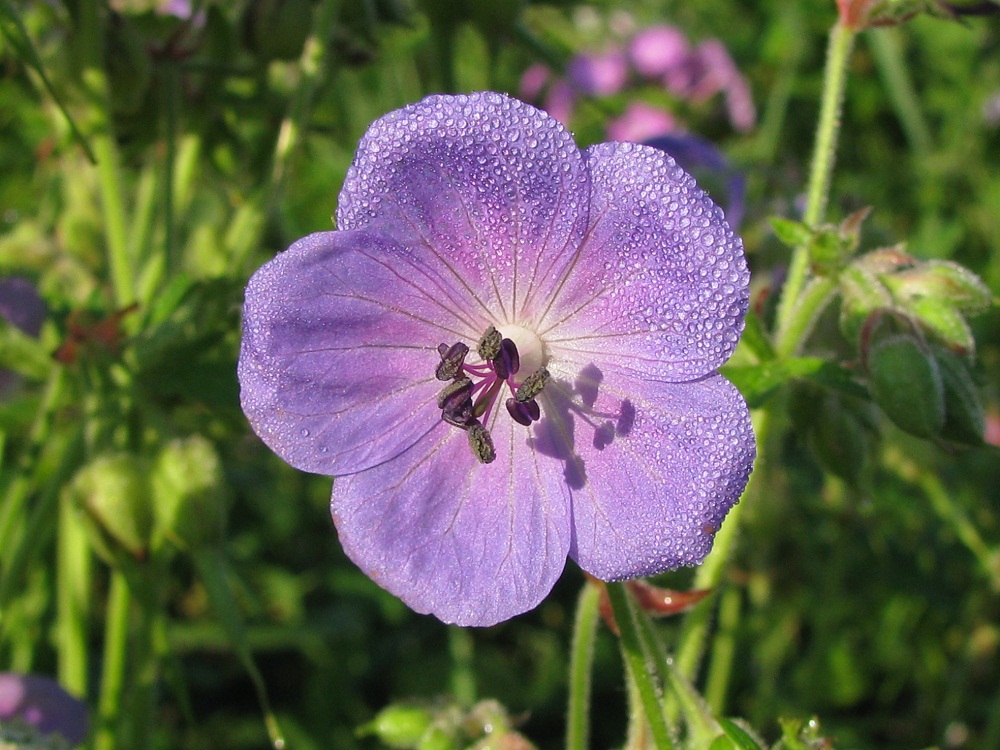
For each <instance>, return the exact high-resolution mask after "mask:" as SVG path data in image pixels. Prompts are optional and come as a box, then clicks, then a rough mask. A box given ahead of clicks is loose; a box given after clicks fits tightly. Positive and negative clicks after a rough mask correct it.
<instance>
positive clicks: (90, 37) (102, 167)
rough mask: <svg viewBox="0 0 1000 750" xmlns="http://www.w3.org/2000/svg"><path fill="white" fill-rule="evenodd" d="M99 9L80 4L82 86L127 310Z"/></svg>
mask: <svg viewBox="0 0 1000 750" xmlns="http://www.w3.org/2000/svg"><path fill="white" fill-rule="evenodd" d="M100 6H101V3H100V2H99V1H98V0H83V2H81V3H80V29H79V31H80V39H81V43H82V50H81V51H82V53H83V61H84V62H83V83H84V86H85V87H86V89H87V93H88V95H89V97H90V99H91V102H90V105H91V111H90V113H89V129H90V130H91V133H92V140H91V144H92V146H93V150H94V156H95V157H96V159H97V179H98V185H99V187H100V192H101V208H102V210H103V213H104V233H105V241H106V242H107V246H108V247H107V252H108V268H109V270H110V273H111V283H112V286H113V287H114V291H115V302H116V303H117V305H118V306H119V307H125V306H127V305H129V304H131V303H132V302H134V301H135V290H134V289H133V284H134V278H133V271H132V262H131V259H130V258H129V253H128V230H127V224H126V221H125V202H124V199H123V193H122V185H121V176H120V165H119V160H118V146H117V144H116V143H115V139H114V133H113V127H112V123H111V118H110V110H109V103H108V81H107V76H106V75H105V73H104V34H103V32H102V25H101V24H102V19H101V10H100Z"/></svg>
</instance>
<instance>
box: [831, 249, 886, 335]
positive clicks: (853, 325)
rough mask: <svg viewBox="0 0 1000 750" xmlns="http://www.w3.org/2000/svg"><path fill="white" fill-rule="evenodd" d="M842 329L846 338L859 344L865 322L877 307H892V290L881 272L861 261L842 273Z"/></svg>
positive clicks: (839, 277) (840, 280)
mask: <svg viewBox="0 0 1000 750" xmlns="http://www.w3.org/2000/svg"><path fill="white" fill-rule="evenodd" d="M837 278H838V281H839V283H840V294H841V303H840V331H841V333H843V335H844V338H846V339H847V340H848V341H851V342H853V343H855V344H857V343H859V341H860V338H861V331H862V329H863V328H864V326H865V321H866V320H867V319H868V317H869V316H870V315H871V314H872V313H873V312H875V311H876V310H883V309H888V308H890V307H891V306H892V297H891V296H890V295H889V290H888V289H886V288H885V286H884V285H883V284H882V282H881V281H880V279H879V277H878V275H877V274H876V273H875V272H873V271H871V270H870V269H868V268H867V267H865V266H864V265H862V264H852V265H850V266H848V267H847V268H845V269H843V270H842V271H841V272H840V275H839V276H838V277H837Z"/></svg>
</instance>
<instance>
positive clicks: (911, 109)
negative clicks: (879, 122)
mask: <svg viewBox="0 0 1000 750" xmlns="http://www.w3.org/2000/svg"><path fill="white" fill-rule="evenodd" d="M865 38H866V40H867V42H868V46H869V47H870V48H871V51H872V54H873V55H874V57H875V64H876V66H877V67H878V70H879V73H881V74H882V81H883V83H884V84H885V93H886V95H887V96H888V97H889V101H891V102H892V107H893V109H895V110H896V117H897V118H898V119H899V124H900V125H901V126H902V128H903V133H904V134H905V135H906V140H907V141H909V143H910V148H911V149H913V152H914V154H916V155H917V156H918V157H919V156H925V155H927V154H928V153H930V151H931V148H932V147H933V145H934V144H933V138H932V137H931V129H930V126H929V125H928V124H927V120H926V119H925V118H924V113H923V110H922V109H921V107H920V98H919V97H918V96H917V91H916V89H915V88H914V86H913V79H912V78H911V77H910V73H909V70H908V69H907V65H906V60H905V59H904V54H903V44H902V42H901V41H900V34H899V30H898V29H894V28H884V29H871V30H870V31H868V33H867V34H866V35H865Z"/></svg>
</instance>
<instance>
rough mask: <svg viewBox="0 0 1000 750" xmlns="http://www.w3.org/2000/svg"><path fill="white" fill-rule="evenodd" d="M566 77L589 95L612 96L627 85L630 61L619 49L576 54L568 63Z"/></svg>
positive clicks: (580, 90) (575, 86) (583, 92)
mask: <svg viewBox="0 0 1000 750" xmlns="http://www.w3.org/2000/svg"><path fill="white" fill-rule="evenodd" d="M566 77H567V78H568V79H569V82H570V83H571V84H572V85H573V88H575V89H576V90H577V91H578V92H580V93H581V94H586V95H587V96H610V95H611V94H617V93H618V92H619V91H621V90H622V89H623V88H624V87H625V83H626V81H627V80H628V61H627V60H626V59H625V55H624V53H622V51H621V50H618V49H612V50H609V51H607V52H602V53H595V54H587V55H576V56H575V57H574V58H573V59H571V60H570V61H569V63H567V65H566Z"/></svg>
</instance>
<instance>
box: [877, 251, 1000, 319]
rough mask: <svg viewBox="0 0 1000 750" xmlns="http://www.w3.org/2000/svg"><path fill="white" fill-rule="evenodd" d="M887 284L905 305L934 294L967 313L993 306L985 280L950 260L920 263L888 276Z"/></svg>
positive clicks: (935, 296)
mask: <svg viewBox="0 0 1000 750" xmlns="http://www.w3.org/2000/svg"><path fill="white" fill-rule="evenodd" d="M885 283H886V286H888V287H889V289H890V290H891V291H892V294H893V296H894V297H895V298H896V299H897V300H899V301H900V303H901V304H904V305H905V304H906V303H907V302H908V301H910V300H918V299H924V298H927V297H934V298H937V299H939V300H941V301H942V302H944V303H946V304H948V305H951V306H952V307H954V308H957V309H959V310H962V311H963V312H979V311H981V310H985V309H986V308H987V307H989V306H990V301H991V300H992V295H991V294H990V290H989V288H988V287H987V286H986V284H984V283H983V281H982V279H980V278H979V277H978V276H976V274H974V273H973V272H972V271H970V270H969V269H968V268H965V267H964V266H960V265H959V264H958V263H953V262H951V261H947V260H929V261H927V262H925V263H920V264H919V265H917V266H915V267H913V268H907V269H905V270H903V271H900V272H899V273H896V274H892V275H891V276H887V277H886V279H885Z"/></svg>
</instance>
